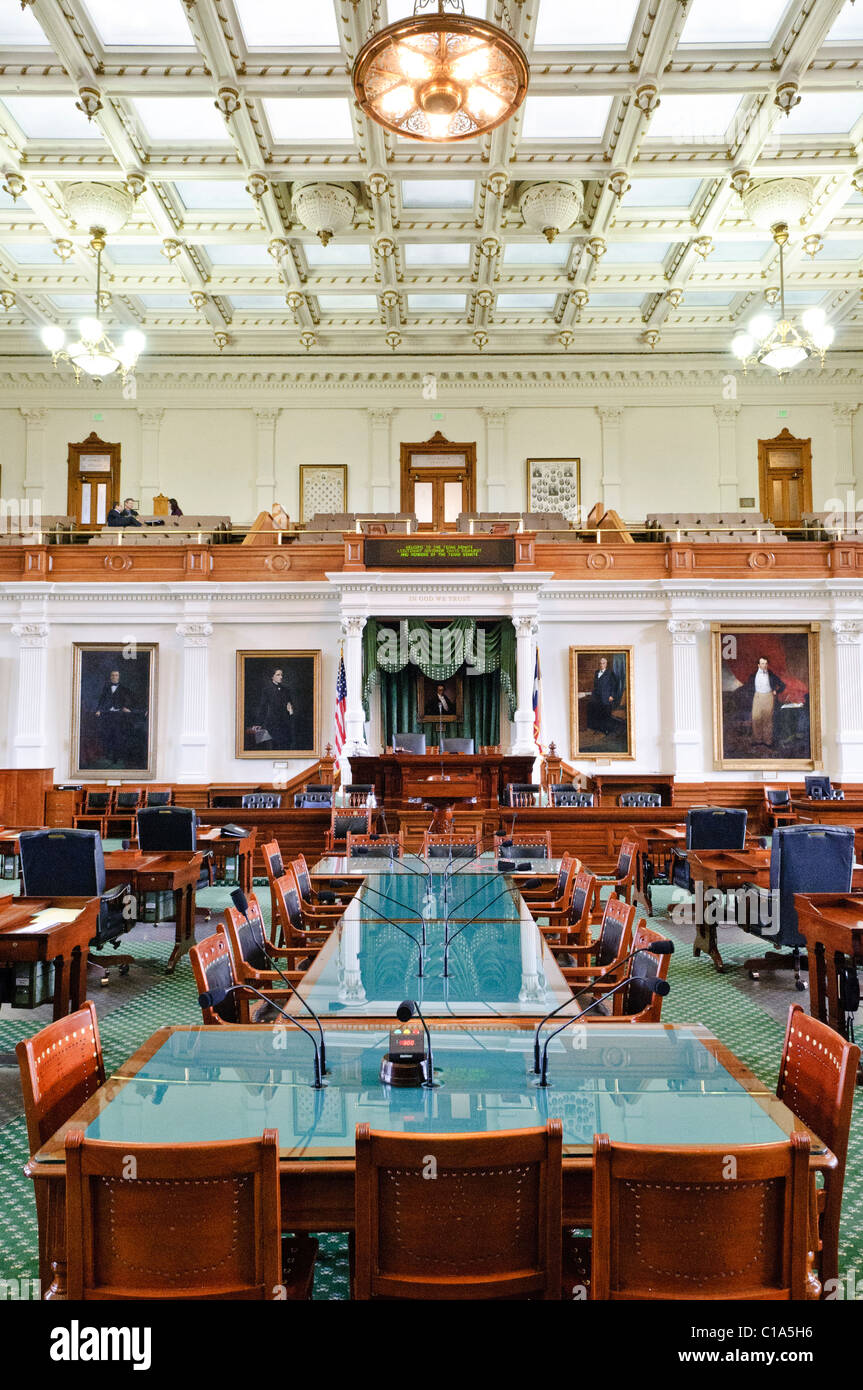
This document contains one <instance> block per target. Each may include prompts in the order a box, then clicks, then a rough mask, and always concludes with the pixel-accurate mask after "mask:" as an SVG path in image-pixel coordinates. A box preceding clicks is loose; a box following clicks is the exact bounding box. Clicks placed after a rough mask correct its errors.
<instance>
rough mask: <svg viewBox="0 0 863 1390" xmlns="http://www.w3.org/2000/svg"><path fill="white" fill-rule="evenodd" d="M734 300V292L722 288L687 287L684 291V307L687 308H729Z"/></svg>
mask: <svg viewBox="0 0 863 1390" xmlns="http://www.w3.org/2000/svg"><path fill="white" fill-rule="evenodd" d="M733 301H734V295H733V294H725V293H724V292H723V291H722V290H694V289H687V290H686V291H685V293H684V301H683V307H684V308H686V309H727V308H728V306H729V305H730V304H732V303H733Z"/></svg>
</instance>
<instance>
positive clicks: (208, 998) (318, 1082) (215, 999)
mask: <svg viewBox="0 0 863 1390" xmlns="http://www.w3.org/2000/svg"><path fill="white" fill-rule="evenodd" d="M246 991H248V992H249V993H250V994H256V995H257V997H258V998H259V999H263V1000H264V1002H265V1003H266V1004H270V1005H271V1006H272V1008H274V1009H275V1010H276V1012H277V1013H280V1014H281V1015H282V1018H286V1019H287V1020H288V1022H289V1023H295V1024H296V1025H297V1027H298V1028H299V1029H300V1030H301V1032H303V1033H305V1035H306V1037H307V1038H309V1039H310V1040H311V1044H312V1047H313V1048H314V1049H315V1079H314V1081H313V1082H312V1085H313V1086H314V1088H315V1090H316V1091H319V1090H320V1089H321V1087H322V1086H326V1084H327V1083H326V1081H325V1080H324V1070H323V1064H322V1062H321V1051H320V1048H319V1047H318V1040H317V1038H316V1037H315V1035H314V1033H310V1032H309V1030H308V1028H307V1027H306V1025H305V1024H304V1023H300V1020H299V1019H298V1018H297V1017H296V1016H295V1015H293V1014H289V1013H286V1012H285V1010H284V1009H283V1008H281V1007H280V1005H278V1004H277V1003H276V1002H275V1000H273V999H270V998H268V997H267V995H266V994H262V993H261V991H260V990H259V989H255V986H254V985H229V986H228V988H227V989H210V990H207V991H205V993H204V994H199V995H198V1003H199V1005H200V1007H201V1008H202V1009H217V1008H218V1007H219V1005H220V1004H222V1003H224V1001H225V1000H226V999H227V997H228V995H229V994H243V993H245V992H246Z"/></svg>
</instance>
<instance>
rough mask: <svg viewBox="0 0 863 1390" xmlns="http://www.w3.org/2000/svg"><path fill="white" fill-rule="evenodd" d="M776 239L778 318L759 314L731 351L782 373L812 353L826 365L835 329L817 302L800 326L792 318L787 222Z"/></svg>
mask: <svg viewBox="0 0 863 1390" xmlns="http://www.w3.org/2000/svg"><path fill="white" fill-rule="evenodd" d="M773 240H774V241H775V242H776V244H777V246H778V247H779V319H778V321H777V320H776V319H774V318H772V317H771V315H770V314H768V313H766V312H763V313H760V314H756V316H755V318H754V319H753V320H752V322H751V323H750V324H749V327H748V330H747V331H745V332H743V333H738V334H737V336H736V337H735V338H734V339H733V340H732V343H731V351H732V352H733V353H734V356H735V357H737V358H738V359H739V360H740V361H741V362H742V363H743V367H744V370H745V369H746V367H747V366H748V365H749V364H750V363H752V362H758V363H759V364H760V366H762V367H772V368H773V370H774V371H775V372H778V373H779V376H780V377H782V376H785V375H786V374H787V373H788V372H790V371H793V369H794V368H795V367H799V366H800V363H801V362H805V361H806V360H807V358H809V357H811V356H812V355H813V353H816V354H817V355H818V357H820V359H821V365H822V367H823V365H824V354H825V353H826V351H827V349H828V348H829V346H830V344H831V343H832V342H833V338H834V329H833V328H831V326H830V324H829V323H827V319H826V315H825V313H824V310H823V309H819V308H818V307H817V306H813V307H812V308H811V309H807V310H806V311H805V313H804V314H803V315H802V317H801V320H800V327H799V328H798V327H797V325H796V324H794V323H792V321H791V320H790V319H789V317H788V314H787V312H786V309H785V245H786V243H787V241H788V225H787V223H785V222H779V223H777V224H776V226H774V228H773Z"/></svg>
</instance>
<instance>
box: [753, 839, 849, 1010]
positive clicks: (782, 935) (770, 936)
mask: <svg viewBox="0 0 863 1390" xmlns="http://www.w3.org/2000/svg"><path fill="white" fill-rule="evenodd" d="M853 871H854V827H853V826H851V825H786V826H784V827H783V828H782V829H780V830H776V831H774V832H773V839H772V842H771V846H770V889H769V890H768V893H767V894H765V892H764V890H763V889H758V888H755V887H753V888H750V889H749V890H748V891H749V892H750V893H751V894H752V895H753V897H754V896H755V895H758V898H759V900H760V901H762V902H763V901H765V899H766V903H765V906H768V905H770V906H772V904H773V903H776V904H777V906H778V910H779V923H778V926H777V929H776V931H774V932H766V931H765V930H764V928H763V926H762V922H765V923H769V924H770V925H774V924H773V923H772V922H770V917H771V915H772V914H771V912H770V911H764V912H762V911H759V913H758V916H759V921H758V922H742V923H741V924H740V925H741V926H742V927H743V928H744V930H745V931H749V932H752V933H753V935H755V936H760V937H761V938H762V939H763V940H764V941H766V942H769V943H771V944H772V945H774V946H790V947H791V954H790V955H789V956H786V955H781V954H780V953H778V952H776V951H768V952H767V953H766V954H765V955H764V956H757V957H754V956H753V957H750V959H749V960H747V961H746V962H745V965H746V969H747V970H748V971H749V978H750V979H751V980H757V979H759V978H760V974H761V971H762V970H784V969H789V968H790V969H792V970H793V971H794V984H795V987H796V988H797V989H799V990H802V989H804V988H805V986H804V984H803V981H802V980H801V978H800V969H801V962H800V948H801V946H805V945H806V938H805V937H804V936H801V935H800V932H799V930H798V926H797V909H796V908H795V906H794V894H795V893H848V892H850V891H851V876H852V874H853ZM776 895H778V898H777V896H776Z"/></svg>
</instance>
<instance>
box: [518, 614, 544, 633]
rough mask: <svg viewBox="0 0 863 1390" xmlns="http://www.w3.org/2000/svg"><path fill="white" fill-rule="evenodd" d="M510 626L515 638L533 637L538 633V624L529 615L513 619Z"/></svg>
mask: <svg viewBox="0 0 863 1390" xmlns="http://www.w3.org/2000/svg"><path fill="white" fill-rule="evenodd" d="M512 625H513V627H514V628H515V635H516V637H535V636H536V634H537V633H538V632H539V623H538V622H537V620H536V618H534V617H531V616H529V615H524V614H523V615H522V616H521V617H516V618H513V620H512Z"/></svg>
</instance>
